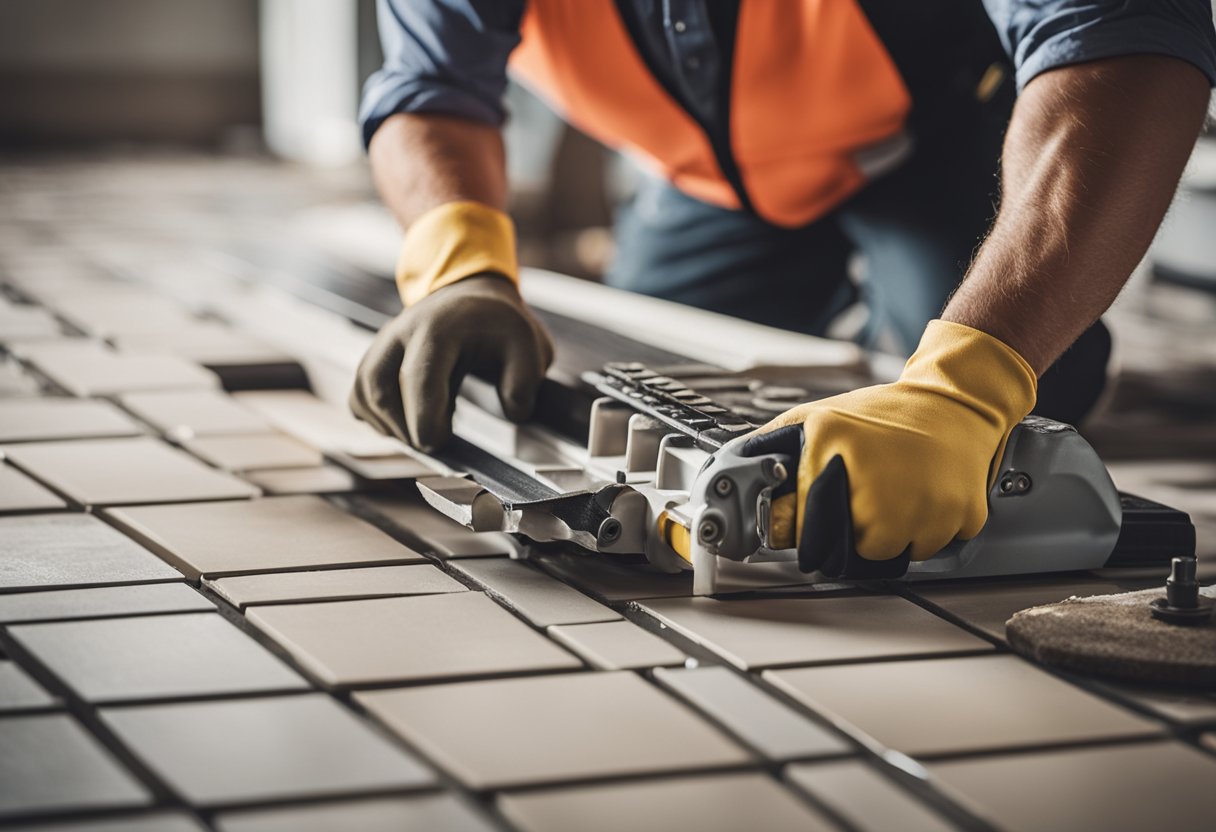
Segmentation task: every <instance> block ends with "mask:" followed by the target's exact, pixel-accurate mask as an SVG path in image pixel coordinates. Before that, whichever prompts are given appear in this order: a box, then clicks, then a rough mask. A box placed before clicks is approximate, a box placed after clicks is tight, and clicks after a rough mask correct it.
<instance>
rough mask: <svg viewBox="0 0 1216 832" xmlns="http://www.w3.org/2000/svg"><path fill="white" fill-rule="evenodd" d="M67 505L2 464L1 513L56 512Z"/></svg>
mask: <svg viewBox="0 0 1216 832" xmlns="http://www.w3.org/2000/svg"><path fill="white" fill-rule="evenodd" d="M66 507H67V503H66V502H64V501H63V498H61V497H59V496H58V495H57V494H55V493H54V492H52V491H49V490H48V489H46V488H45V487H43V486H42V485H39V484H38V483H37V482H34V480H32V479H30V478H29V477H27V476H26V475H25V474H23V473H21V472H20V471H18V470H17V469H16V468H14V467H13V466H11V465H6V464H4V463H0V513H7V512H11V511H54V510H56V509H61V508H66Z"/></svg>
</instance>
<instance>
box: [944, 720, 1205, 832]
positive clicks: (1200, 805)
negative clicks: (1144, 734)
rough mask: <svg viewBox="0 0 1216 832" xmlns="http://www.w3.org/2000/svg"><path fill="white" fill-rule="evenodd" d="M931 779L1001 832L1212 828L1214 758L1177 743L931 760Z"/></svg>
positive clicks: (1135, 744) (1081, 831) (1090, 831)
mask: <svg viewBox="0 0 1216 832" xmlns="http://www.w3.org/2000/svg"><path fill="white" fill-rule="evenodd" d="M929 772H930V774H931V775H933V776H934V777H936V778H938V779H940V780H942V781H943V782H945V784H946V785H947V786H949V787H951V788H953V789H955V790H957V791H958V792H960V793H961V794H962V796H963V798H965V799H966V800H967V801H968V802H969V803H970V804H973V805H974V806H975V807H976V810H977V811H978V812H979V813H981V814H982V815H983V816H984V817H986V818H987V819H989V820H990V821H991V822H992V823H993V824H994V825H996V826H999V827H1000V828H1002V829H1033V830H1035V832H1106V830H1113V829H1196V830H1198V829H1210V828H1211V827H1212V818H1213V817H1214V816H1216V792H1214V791H1213V790H1212V783H1214V782H1216V759H1213V758H1212V757H1211V756H1209V755H1205V754H1203V753H1202V752H1199V751H1196V750H1195V749H1193V748H1189V747H1187V746H1185V745H1183V744H1182V743H1177V742H1154V743H1134V744H1128V745H1116V746H1101V747H1095V748H1082V749H1074V750H1066V751H1051V752H1043V753H1038V754H1016V755H1012V756H1008V757H987V758H980V759H970V760H959V761H957V762H942V763H936V764H934V765H931V766H930V767H929Z"/></svg>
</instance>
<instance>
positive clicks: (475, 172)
mask: <svg viewBox="0 0 1216 832" xmlns="http://www.w3.org/2000/svg"><path fill="white" fill-rule="evenodd" d="M369 155H370V158H371V163H372V174H373V176H374V178H375V181H376V188H377V190H379V191H380V197H381V199H383V200H384V203H385V204H386V205H387V206H388V207H389V210H391V211H392V212H393V214H394V215H395V216H396V217H397V220H398V222H400V223H401V226H402V227H403V228H408V227H409V226H410V225H411V224H412V223H413V222H414V220H415V219H417V218H418V217H420V216H421V215H422V214H425V213H426V212H427V211H429V210H430V209H432V208H434V207H436V206H438V205H443V204H444V203H446V202H453V201H455V200H473V201H476V202H483V203H485V204H486V205H489V206H491V207H492V208H498V209H499V210H505V209H506V204H507V173H506V159H505V155H504V152H503V144H502V134H501V132H500V131H499V130H498V128H496V127H490V126H488V125H484V124H478V123H477V122H473V121H468V120H466V119H459V118H452V117H449V116H440V115H429V114H426V115H423V114H417V115H415V114H398V115H394V116H390V117H389V118H388V119H386V120H385V122H384V123H383V124H382V125H380V128H379V129H378V130H377V131H376V133H375V135H374V136H372V141H371V146H370V147H369Z"/></svg>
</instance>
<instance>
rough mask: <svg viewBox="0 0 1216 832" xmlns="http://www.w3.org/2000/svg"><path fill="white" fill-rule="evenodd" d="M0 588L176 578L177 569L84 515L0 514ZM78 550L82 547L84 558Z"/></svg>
mask: <svg viewBox="0 0 1216 832" xmlns="http://www.w3.org/2000/svg"><path fill="white" fill-rule="evenodd" d="M0 539H2V540H4V541H5V545H4V546H3V547H0V590H5V591H16V590H21V589H39V588H49V587H72V586H90V585H95V584H123V583H139V582H153V581H175V580H181V577H182V574H181V573H180V572H178V571H177V570H176V569H174V568H172V567H171V566H169V565H168V564H166V563H165V562H164V561H162V560H161V559H160V558H158V557H156V555H154V554H152V553H151V552H149V551H148V550H147V549H145V548H143V547H142V546H140V545H139V544H138V543H136V542H135V541H133V540H131V539H130V538H128V537H126V536H125V535H123V534H122V533H121V532H119V531H117V530H116V529H114V528H113V527H111V526H109V525H107V524H106V523H104V522H102V521H101V520H98V519H97V518H96V517H93V516H91V515H88V514H41V515H27V516H22V517H0ZM81 552H88V553H89V556H88V557H87V558H85V557H81V555H80V553H81Z"/></svg>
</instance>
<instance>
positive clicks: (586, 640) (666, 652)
mask: <svg viewBox="0 0 1216 832" xmlns="http://www.w3.org/2000/svg"><path fill="white" fill-rule="evenodd" d="M548 633H549V636H550V637H551V638H554V639H556V640H557V641H559V642H560V643H562V644H564V645H566V646H567V647H569V648H570V649H571V650H573V651H574V652H575V653H577V654H578V655H580V656H582V657H583V660H584V661H586V662H587V664H589V665H591V666H592V667H594V668H597V669H599V670H635V669H641V668H647V667H661V666H664V665H678V664H684V660H685V656H684V654H683V653H681V652H680V651H679V650H678V649H676V648H675V647H674V646H672V645H671V644H669V643H667V642H666V641H663V639H661V638H659V637H658V636H656V635H655V634H654V633H649V632H647V631H646V630H643V629H642V628H641V627H639V626H637V625H636V624H634V623H633V622H631V621H604V622H600V623H596V624H570V625H565V626H558V627H550V628H549V630H548Z"/></svg>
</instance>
